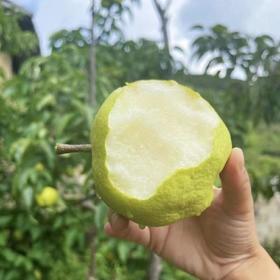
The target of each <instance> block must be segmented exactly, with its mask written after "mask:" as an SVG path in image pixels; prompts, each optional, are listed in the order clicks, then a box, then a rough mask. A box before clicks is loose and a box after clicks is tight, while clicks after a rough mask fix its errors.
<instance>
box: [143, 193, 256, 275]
mask: <svg viewBox="0 0 280 280" xmlns="http://www.w3.org/2000/svg"><path fill="white" fill-rule="evenodd" d="M252 222H253V219H252V213H250V212H248V213H242V214H236V215H233V214H228V213H226V211H225V208H224V207H223V198H222V191H217V195H216V198H215V201H214V202H213V204H212V206H211V207H210V208H208V209H207V210H206V211H205V212H204V213H203V214H202V215H201V216H200V217H195V218H190V219H185V220H182V221H179V222H177V223H175V224H173V225H170V226H167V227H162V228H150V233H151V237H150V238H151V239H150V240H151V242H150V244H149V246H150V247H151V249H152V250H154V251H155V252H157V253H158V254H159V255H161V256H162V257H163V258H164V259H167V260H169V261H170V262H172V263H173V264H174V265H176V266H178V267H180V268H182V269H184V270H187V271H188V272H190V273H192V274H194V275H197V276H198V277H201V278H205V277H207V276H209V275H211V276H212V277H213V278H221V277H223V276H224V275H225V274H226V273H228V272H229V271H230V270H231V269H233V268H234V266H235V261H237V260H240V257H242V256H243V257H244V258H246V256H247V254H248V253H249V251H250V249H251V248H253V245H254V244H255V236H252V235H251V234H249V233H250V232H252V227H253V223H252ZM186 252H188V256H189V258H188V259H186V257H185V255H186ZM225 265H226V266H225ZM202 271H203V273H201V272H202ZM214 274H219V275H214Z"/></svg>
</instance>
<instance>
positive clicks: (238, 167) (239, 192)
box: [220, 148, 253, 214]
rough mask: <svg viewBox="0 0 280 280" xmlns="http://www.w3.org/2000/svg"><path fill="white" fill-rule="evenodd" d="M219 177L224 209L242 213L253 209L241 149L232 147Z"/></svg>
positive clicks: (249, 185)
mask: <svg viewBox="0 0 280 280" xmlns="http://www.w3.org/2000/svg"><path fill="white" fill-rule="evenodd" d="M220 177H221V181H222V196H223V203H224V207H225V209H226V210H227V211H228V212H229V213H232V214H243V213H249V212H251V211H253V199H252V193H251V184H250V180H249V176H248V173H247V170H246V168H245V163H244V155H243V152H242V150H241V149H239V148H234V149H233V150H232V153H231V156H230V158H229V160H228V161H227V163H226V165H225V167H224V169H223V171H222V172H221V174H220Z"/></svg>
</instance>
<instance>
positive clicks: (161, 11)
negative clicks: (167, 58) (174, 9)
mask: <svg viewBox="0 0 280 280" xmlns="http://www.w3.org/2000/svg"><path fill="white" fill-rule="evenodd" d="M153 1H154V5H155V7H156V10H157V13H158V15H159V19H160V22H161V32H162V39H163V43H164V48H165V49H166V51H167V53H168V55H170V45H169V35H168V28H167V27H168V17H167V11H168V8H169V6H170V4H171V1H172V0H168V1H167V2H166V5H165V7H163V5H161V4H160V3H159V2H158V0H153Z"/></svg>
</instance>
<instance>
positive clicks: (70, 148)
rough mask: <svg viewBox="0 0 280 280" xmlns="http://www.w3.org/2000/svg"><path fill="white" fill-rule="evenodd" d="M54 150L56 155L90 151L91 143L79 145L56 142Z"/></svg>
mask: <svg viewBox="0 0 280 280" xmlns="http://www.w3.org/2000/svg"><path fill="white" fill-rule="evenodd" d="M55 151H56V153H57V154H58V155H62V154H69V153H81V152H91V144H79V145H69V144H56V145H55Z"/></svg>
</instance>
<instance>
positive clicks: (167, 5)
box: [164, 0, 172, 11]
mask: <svg viewBox="0 0 280 280" xmlns="http://www.w3.org/2000/svg"><path fill="white" fill-rule="evenodd" d="M171 3H172V0H168V1H167V2H166V5H165V8H164V9H165V11H167V10H168V9H169V8H170V5H171Z"/></svg>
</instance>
